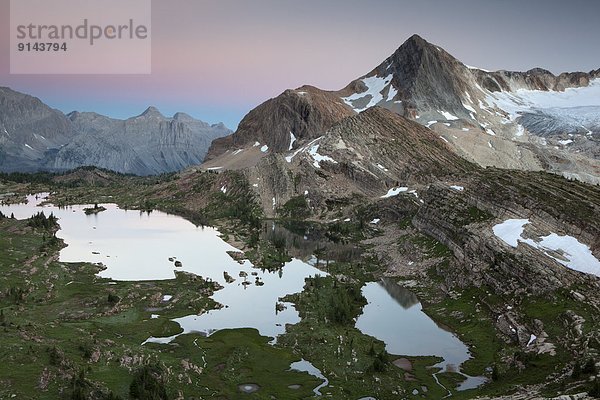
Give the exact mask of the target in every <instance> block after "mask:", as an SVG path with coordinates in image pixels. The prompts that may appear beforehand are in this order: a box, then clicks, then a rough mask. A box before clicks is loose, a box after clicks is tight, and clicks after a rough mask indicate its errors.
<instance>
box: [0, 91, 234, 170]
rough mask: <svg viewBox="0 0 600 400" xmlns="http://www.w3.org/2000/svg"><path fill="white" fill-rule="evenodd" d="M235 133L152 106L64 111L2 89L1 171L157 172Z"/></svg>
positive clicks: (192, 159) (184, 163)
mask: <svg viewBox="0 0 600 400" xmlns="http://www.w3.org/2000/svg"><path fill="white" fill-rule="evenodd" d="M229 133H231V131H230V130H229V129H227V128H226V127H225V126H224V125H223V124H221V123H219V124H214V125H209V124H207V123H205V122H203V121H200V120H197V119H194V118H192V117H190V116H189V115H187V114H184V113H177V114H175V115H174V116H173V117H172V118H168V117H165V116H163V115H162V114H161V113H160V112H159V111H158V110H157V109H156V108H154V107H149V108H148V109H147V110H146V111H144V112H143V113H142V114H141V115H139V116H137V117H132V118H129V119H126V120H118V119H112V118H109V117H106V116H103V115H99V114H96V113H91V112H72V113H70V114H68V115H64V114H63V113H61V112H60V111H58V110H53V109H51V108H50V107H48V106H46V105H45V104H43V103H42V102H41V101H40V100H39V99H37V98H34V97H31V96H28V95H25V94H22V93H18V92H15V91H13V90H10V89H8V88H0V171H3V172H35V171H66V170H70V169H74V168H77V167H81V166H96V167H100V168H105V169H109V170H112V171H116V172H122V173H130V174H136V175H157V174H161V173H167V172H174V171H179V170H181V169H184V168H185V167H188V166H190V165H195V164H199V163H201V162H202V161H203V160H204V157H205V155H206V152H207V151H208V148H209V146H210V143H211V142H212V140H213V139H215V138H218V137H222V136H225V135H228V134H229Z"/></svg>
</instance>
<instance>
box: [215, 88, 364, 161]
mask: <svg viewBox="0 0 600 400" xmlns="http://www.w3.org/2000/svg"><path fill="white" fill-rule="evenodd" d="M351 115H354V111H353V110H352V109H351V108H350V107H349V106H347V105H346V104H344V103H343V102H342V101H341V100H340V99H339V98H338V97H337V96H335V95H334V94H331V93H328V92H325V91H322V90H320V89H317V88H315V87H312V86H303V87H301V88H298V89H296V90H286V91H285V92H283V93H282V94H281V95H279V96H278V97H276V98H274V99H270V100H267V101H266V102H264V103H263V104H261V105H259V106H258V107H256V108H255V109H254V110H252V111H250V112H249V113H248V115H246V116H245V117H244V118H243V119H242V121H241V122H240V125H239V127H238V129H237V131H236V132H235V133H234V134H232V135H230V136H227V137H225V138H221V139H217V140H215V141H214V142H213V143H212V145H211V148H210V150H209V151H208V155H207V157H206V159H207V161H210V160H213V159H215V158H217V157H218V156H222V155H223V154H225V153H226V152H228V151H229V152H230V153H231V152H235V151H236V150H240V149H244V148H249V147H260V148H263V146H266V147H264V148H263V150H264V151H263V153H266V152H267V151H268V150H270V151H271V152H277V153H283V152H285V151H288V150H291V149H294V148H296V146H297V145H298V142H300V141H302V140H308V139H313V138H315V137H317V136H319V135H321V134H322V133H323V132H324V131H325V130H327V129H328V128H330V127H331V126H332V125H333V124H335V123H336V122H338V121H340V120H341V119H342V118H344V117H348V116H351ZM296 141H298V142H296ZM259 145H260V146H259ZM237 154H239V152H238V153H237ZM259 155H260V154H259ZM244 156H246V154H241V155H240V156H239V157H237V158H239V159H243V157H244Z"/></svg>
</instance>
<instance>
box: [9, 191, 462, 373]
mask: <svg viewBox="0 0 600 400" xmlns="http://www.w3.org/2000/svg"><path fill="white" fill-rule="evenodd" d="M29 200H30V202H29V203H28V204H18V205H12V206H3V205H0V211H2V213H4V214H5V215H9V216H10V214H11V213H14V215H15V217H16V218H18V219H23V218H29V217H30V216H31V215H33V214H35V213H37V212H39V211H41V210H43V211H44V213H45V214H46V215H49V214H50V213H54V215H55V216H57V217H58V218H59V223H60V225H61V230H60V231H59V232H58V233H57V236H59V237H60V238H62V239H64V240H65V242H66V243H67V244H68V246H67V247H66V248H64V249H62V250H61V252H60V261H63V262H81V261H84V262H91V263H102V264H104V265H105V266H106V267H107V269H106V270H104V271H102V272H101V273H100V275H101V276H102V277H107V278H108V277H109V278H112V279H115V280H158V279H171V278H173V277H174V276H175V275H174V272H173V271H174V270H183V271H189V272H192V273H194V274H196V275H200V276H203V277H208V278H211V279H213V280H215V281H217V282H219V283H221V285H223V286H224V288H223V289H222V290H219V291H217V292H215V294H214V295H213V299H214V300H215V301H217V302H219V303H221V304H223V305H226V306H227V307H226V308H222V309H220V310H211V311H209V312H207V313H205V314H203V315H200V316H198V315H189V316H185V317H182V318H178V319H176V320H175V321H176V322H178V323H179V324H180V325H181V327H182V328H183V330H184V333H187V332H204V333H207V334H210V333H211V332H213V331H215V330H219V329H226V328H241V327H249V328H256V329H258V330H259V332H260V333H261V334H262V335H265V336H271V337H276V336H278V335H280V334H282V333H284V332H285V324H294V323H297V322H299V321H300V318H299V316H298V313H297V311H296V310H295V309H294V307H293V305H291V304H289V303H288V304H285V306H286V307H287V308H286V309H285V310H283V311H280V312H277V311H276V309H275V305H276V303H277V302H278V301H279V299H280V298H281V297H284V296H285V295H287V294H292V293H298V292H301V291H302V289H303V287H304V279H305V278H306V277H308V276H311V275H315V274H321V275H326V274H325V273H323V272H321V271H319V270H318V269H317V268H315V267H313V266H311V265H309V264H307V263H305V262H303V261H301V260H298V259H293V260H292V261H291V262H289V263H287V264H286V265H285V267H284V268H283V270H282V271H279V272H274V273H270V272H268V271H260V270H258V269H255V268H253V265H252V264H251V263H250V262H249V261H244V263H243V264H239V263H238V262H236V261H235V260H233V259H232V258H231V257H230V256H229V255H228V254H227V253H226V251H230V250H231V251H236V249H235V248H234V247H233V246H231V245H229V244H227V243H226V242H224V241H223V240H222V239H221V238H220V237H219V236H218V235H219V233H218V231H217V230H215V229H214V228H208V227H207V228H199V227H196V226H194V225H193V224H192V223H190V222H188V221H186V220H185V219H183V218H181V217H178V216H174V215H168V214H165V213H162V212H158V211H155V212H152V213H150V214H147V213H140V212H139V211H134V210H130V211H125V210H121V209H119V208H118V207H117V206H116V205H114V204H108V205H107V204H103V206H104V207H106V208H107V210H106V211H103V212H101V213H99V214H97V215H85V213H84V212H83V209H84V208H85V207H86V206H73V207H68V208H63V209H59V208H57V207H53V206H46V207H43V208H41V207H36V204H37V203H39V202H41V201H42V199H39V200H36V199H35V198H33V197H32V196H30V197H29ZM94 253H99V254H94ZM169 257H176V259H177V260H179V261H181V262H182V263H183V267H182V268H176V267H175V266H174V263H173V262H171V261H169ZM224 271H227V272H228V273H229V274H230V275H231V276H232V277H233V278H235V282H233V283H230V284H228V283H225V279H224V277H223V272H224ZM240 271H245V272H246V273H247V274H248V276H247V278H245V279H246V280H248V281H249V282H251V284H250V285H248V286H246V287H245V286H244V285H242V282H243V281H244V278H242V277H239V272H240ZM252 272H255V273H257V276H258V277H259V278H260V280H261V281H262V282H264V286H256V285H255V280H256V276H253V275H252ZM169 294H170V295H174V296H175V297H176V296H177V293H169ZM363 294H364V296H365V297H366V298H367V300H368V302H369V304H367V305H366V306H365V307H364V309H363V313H362V314H361V315H360V316H359V318H358V320H357V322H356V327H357V328H358V329H360V330H361V331H362V332H364V333H365V334H367V335H371V336H374V337H376V338H378V339H380V340H382V341H384V342H385V343H386V348H387V350H388V352H389V353H392V354H399V355H414V356H417V355H436V356H441V357H443V358H444V359H445V362H444V364H454V365H460V364H461V363H462V362H464V361H465V360H467V359H468V358H469V354H468V351H467V348H466V346H465V345H464V344H462V343H461V342H460V341H459V340H458V339H457V338H456V337H455V336H454V335H453V334H451V333H449V332H447V331H445V330H443V329H441V328H440V327H438V326H437V325H436V324H435V323H434V322H433V321H432V320H431V319H430V318H429V317H428V316H427V315H426V314H425V313H423V312H422V308H421V304H420V303H419V301H418V299H417V298H416V297H415V296H414V294H412V293H411V292H410V291H408V290H406V289H403V288H401V287H399V286H398V285H396V284H395V283H394V282H392V281H389V280H384V281H382V282H381V283H369V284H367V285H365V286H364V287H363ZM172 339H173V337H171V338H150V339H149V340H148V341H150V342H159V343H164V342H169V341H170V340H172Z"/></svg>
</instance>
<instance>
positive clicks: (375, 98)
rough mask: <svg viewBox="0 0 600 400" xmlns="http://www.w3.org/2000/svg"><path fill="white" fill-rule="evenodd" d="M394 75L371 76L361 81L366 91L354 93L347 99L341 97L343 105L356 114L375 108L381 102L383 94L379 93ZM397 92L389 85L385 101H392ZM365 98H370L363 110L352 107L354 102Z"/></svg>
mask: <svg viewBox="0 0 600 400" xmlns="http://www.w3.org/2000/svg"><path fill="white" fill-rule="evenodd" d="M393 77H394V75H391V74H390V75H388V76H387V77H386V78H381V77H379V76H371V77H368V78H364V79H362V82H363V83H364V84H365V86H366V87H367V90H366V91H364V92H362V93H354V94H352V95H350V96H348V97H342V100H343V101H344V103H346V104H348V105H349V106H350V107H352V108H353V109H354V111H356V112H357V113H359V112H362V111H365V110H366V109H368V108H371V107H373V106H376V105H377V104H379V103H380V102H381V101H383V94H381V92H382V91H383V90H384V89H385V88H386V87H387V86H388V85H390V83H391V82H392V78H393ZM397 93H398V91H397V90H396V89H395V88H394V87H393V86H392V85H390V87H389V90H388V95H387V101H392V99H393V98H394V96H396V94H397ZM367 96H371V99H370V100H369V103H368V104H367V105H366V106H364V107H363V108H360V107H356V106H354V102H355V101H356V100H360V99H364V98H365V97H367Z"/></svg>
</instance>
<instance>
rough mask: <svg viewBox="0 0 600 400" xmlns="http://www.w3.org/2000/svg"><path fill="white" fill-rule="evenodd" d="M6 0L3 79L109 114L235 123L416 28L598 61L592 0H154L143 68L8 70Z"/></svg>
mask: <svg viewBox="0 0 600 400" xmlns="http://www.w3.org/2000/svg"><path fill="white" fill-rule="evenodd" d="M47 1H51V0H47ZM124 1H126V0H124ZM8 6H9V0H0V29H2V30H3V31H2V35H1V36H0V51H1V54H2V58H1V59H0V60H1V62H0V86H8V87H11V88H12V89H14V90H18V91H21V92H25V93H28V94H32V95H34V96H36V97H39V98H40V99H41V100H42V101H44V102H45V103H47V104H49V105H50V106H52V107H55V108H58V109H60V110H62V111H64V112H70V111H73V110H78V111H95V112H99V113H102V114H106V115H109V116H112V117H117V118H127V117H130V116H133V115H137V114H140V113H141V112H142V111H143V110H144V109H145V108H146V107H147V106H148V105H154V106H156V107H158V108H159V109H160V110H161V111H162V112H163V114H165V115H172V114H173V113H175V112H177V111H184V112H187V113H189V114H191V115H192V116H194V117H197V118H200V119H203V120H205V121H207V122H209V123H216V122H219V121H223V122H224V123H225V124H226V125H227V126H228V127H230V128H232V129H234V128H235V127H236V126H237V123H238V122H239V121H240V119H241V118H242V117H243V116H244V115H245V114H246V113H247V112H248V111H249V110H250V109H252V108H254V107H255V106H256V105H258V104H260V103H261V102H263V101H264V100H266V99H268V98H270V97H274V96H277V95H278V94H279V93H281V92H282V91H284V90H285V89H287V88H295V87H298V86H301V85H303V84H311V85H314V86H318V87H320V88H323V89H331V90H337V89H340V88H342V87H344V86H345V85H346V84H348V83H349V82H350V81H352V80H353V79H355V78H357V77H359V76H361V75H363V74H365V73H367V72H368V71H370V70H371V69H372V68H373V67H375V66H376V65H378V64H379V63H380V62H381V61H383V60H384V59H385V58H386V57H388V56H389V55H390V54H391V53H393V52H394V50H395V49H396V48H397V47H399V46H400V45H401V44H402V43H403V42H404V41H405V40H406V39H407V38H408V37H409V36H411V35H412V34H413V33H418V34H419V35H421V36H422V37H423V38H425V39H426V40H428V41H430V42H432V43H435V44H436V45H439V46H441V47H443V48H444V49H446V50H447V51H448V52H449V53H450V54H452V55H454V56H455V57H457V58H458V59H459V60H461V61H463V62H464V63H466V64H468V65H475V66H479V67H482V68H485V69H491V70H496V69H510V70H526V69H530V68H532V67H536V66H540V67H543V68H546V69H549V70H551V71H552V72H554V73H560V72H563V71H576V70H582V71H589V70H591V69H596V68H600V40H598V38H600V24H599V23H598V20H597V19H598V15H600V2H599V1H595V0H588V1H584V0H570V1H568V2H567V1H563V0H528V1H522V0H521V1H517V0H502V1H497V0H419V1H414V0H410V1H408V0H407V1H405V0H373V1H368V2H367V1H364V0H361V1H358V0H303V1H292V0H239V1H234V0H169V1H161V0H154V1H153V2H152V74H151V75H73V76H57V75H54V76H50V75H48V76H45V75H42V76H33V75H10V74H9V59H8V51H9V41H8V36H9V28H8V26H9V12H8V11H9V7H8Z"/></svg>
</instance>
